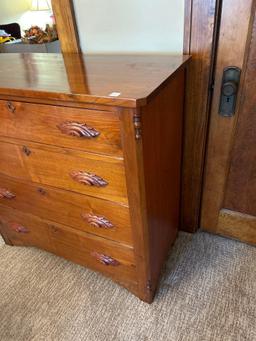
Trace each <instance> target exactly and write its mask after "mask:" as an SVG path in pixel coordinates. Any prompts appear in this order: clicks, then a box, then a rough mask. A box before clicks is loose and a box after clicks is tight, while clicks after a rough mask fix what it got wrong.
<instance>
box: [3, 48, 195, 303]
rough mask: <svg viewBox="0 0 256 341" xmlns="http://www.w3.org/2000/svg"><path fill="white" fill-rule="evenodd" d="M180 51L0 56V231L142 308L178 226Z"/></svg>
mask: <svg viewBox="0 0 256 341" xmlns="http://www.w3.org/2000/svg"><path fill="white" fill-rule="evenodd" d="M188 60H189V57H187V56H182V55H180V56H110V55H106V56H102V55H97V56H84V55H78V54H69V55H61V54H56V55H55V54H52V55H47V54H10V55H8V54H2V55H0V229H1V234H2V236H3V238H4V240H5V242H6V243H7V244H9V245H16V246H35V247H39V248H42V249H44V250H46V251H49V252H52V253H54V254H56V255H58V256H61V257H65V258H66V259H69V260H71V261H74V262H76V263H79V264H81V265H84V266H86V267H88V268H90V269H93V270H96V271H99V272H101V273H102V274H104V275H106V276H109V277H111V278H112V279H113V280H114V281H116V282H118V283H119V284H121V285H123V286H124V287H126V288H127V289H128V290H130V291H131V292H133V293H134V294H135V295H137V296H138V297H139V298H140V299H142V300H144V301H146V302H152V300H153V297H154V293H155V290H156V288H157V283H158V280H159V277H160V274H161V271H162V268H163V265H164V262H165V260H166V257H167V255H168V252H169V250H170V246H171V245H172V243H173V242H174V240H175V237H176V234H177V228H178V222H179V198H180V167H181V149H182V116H183V102H184V78H185V66H186V63H187V61H188Z"/></svg>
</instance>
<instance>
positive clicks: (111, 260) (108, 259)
mask: <svg viewBox="0 0 256 341" xmlns="http://www.w3.org/2000/svg"><path fill="white" fill-rule="evenodd" d="M91 255H92V256H93V257H95V258H96V259H97V260H98V261H99V262H100V263H102V264H104V265H111V266H118V265H120V263H119V262H118V261H117V260H116V259H114V258H112V257H110V256H106V255H104V254H101V253H98V252H92V253H91Z"/></svg>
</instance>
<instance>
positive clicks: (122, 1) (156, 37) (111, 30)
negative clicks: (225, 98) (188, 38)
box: [1, 0, 184, 53]
mask: <svg viewBox="0 0 256 341" xmlns="http://www.w3.org/2000/svg"><path fill="white" fill-rule="evenodd" d="M1 1H2V0H1ZM73 2H74V8H75V13H76V19H77V25H78V31H79V36H80V42H81V46H82V50H83V51H85V52H89V53H91V52H92V53H94V52H95V53H97V52H153V53H159V52H160V53H165V52H168V53H169V52H170V53H181V52H182V45H183V23H184V0H73Z"/></svg>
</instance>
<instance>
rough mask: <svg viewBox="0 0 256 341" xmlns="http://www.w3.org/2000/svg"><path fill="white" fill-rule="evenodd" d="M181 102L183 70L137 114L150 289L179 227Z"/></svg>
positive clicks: (155, 283)
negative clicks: (147, 235) (140, 137)
mask: <svg viewBox="0 0 256 341" xmlns="http://www.w3.org/2000/svg"><path fill="white" fill-rule="evenodd" d="M172 93H175V96H171V94H172ZM183 103H184V71H183V72H179V73H178V74H176V75H175V76H174V77H173V79H172V81H170V82H169V83H168V85H166V87H165V88H163V89H162V91H161V93H160V94H159V96H157V97H155V98H154V99H152V101H151V102H149V103H148V105H147V106H145V107H144V108H143V110H142V113H141V117H142V143H143V159H144V169H145V175H144V177H145V189H146V199H145V200H146V206H147V221H148V230H149V252H150V278H151V282H152V290H153V292H154V291H155V289H156V286H157V283H158V280H157V279H158V278H159V276H160V274H161V271H162V269H163V264H164V262H165V260H166V258H167V256H168V252H169V250H170V245H172V244H173V243H174V241H175V239H176V235H177V232H178V227H179V218H180V216H179V206H180V186H181V182H180V178H181V155H182V152H181V146H182V124H183ZM152 131H153V132H154V138H152Z"/></svg>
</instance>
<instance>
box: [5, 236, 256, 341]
mask: <svg viewBox="0 0 256 341" xmlns="http://www.w3.org/2000/svg"><path fill="white" fill-rule="evenodd" d="M0 321H1V323H0V340H1V341H13V340H14V341H23V340H24V341H30V340H33V341H39V340H40V341H41V340H42V341H48V340H49V341H80V340H81V341H82V340H83V341H243V340H246V341H254V340H256V248H255V247H253V246H249V245H246V244H242V243H240V242H237V241H233V240H229V239H225V238H222V237H219V236H214V235H210V234H208V233H204V232H198V233H196V234H194V235H190V234H187V233H180V234H179V238H178V239H177V241H176V243H175V246H174V248H173V249H172V251H171V252H170V257H169V260H168V263H167V266H166V272H165V274H164V276H163V278H162V281H161V285H160V288H159V291H158V293H157V296H156V298H155V301H154V303H153V304H152V305H148V304H146V303H143V302H141V301H140V300H139V299H137V298H136V297H134V296H133V295H132V294H130V293H128V292H127V291H126V290H125V289H123V288H121V287H119V286H118V285H117V284H114V283H112V282H111V281H110V280H109V279H106V278H104V277H103V276H101V275H100V274H97V273H94V272H92V271H90V270H87V269H85V268H83V267H81V266H79V265H75V264H73V263H71V262H68V261H66V260H63V259H61V258H59V257H56V256H54V255H51V254H49V253H47V252H44V251H40V250H37V249H34V248H20V247H10V246H6V245H4V244H3V242H0Z"/></svg>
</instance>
